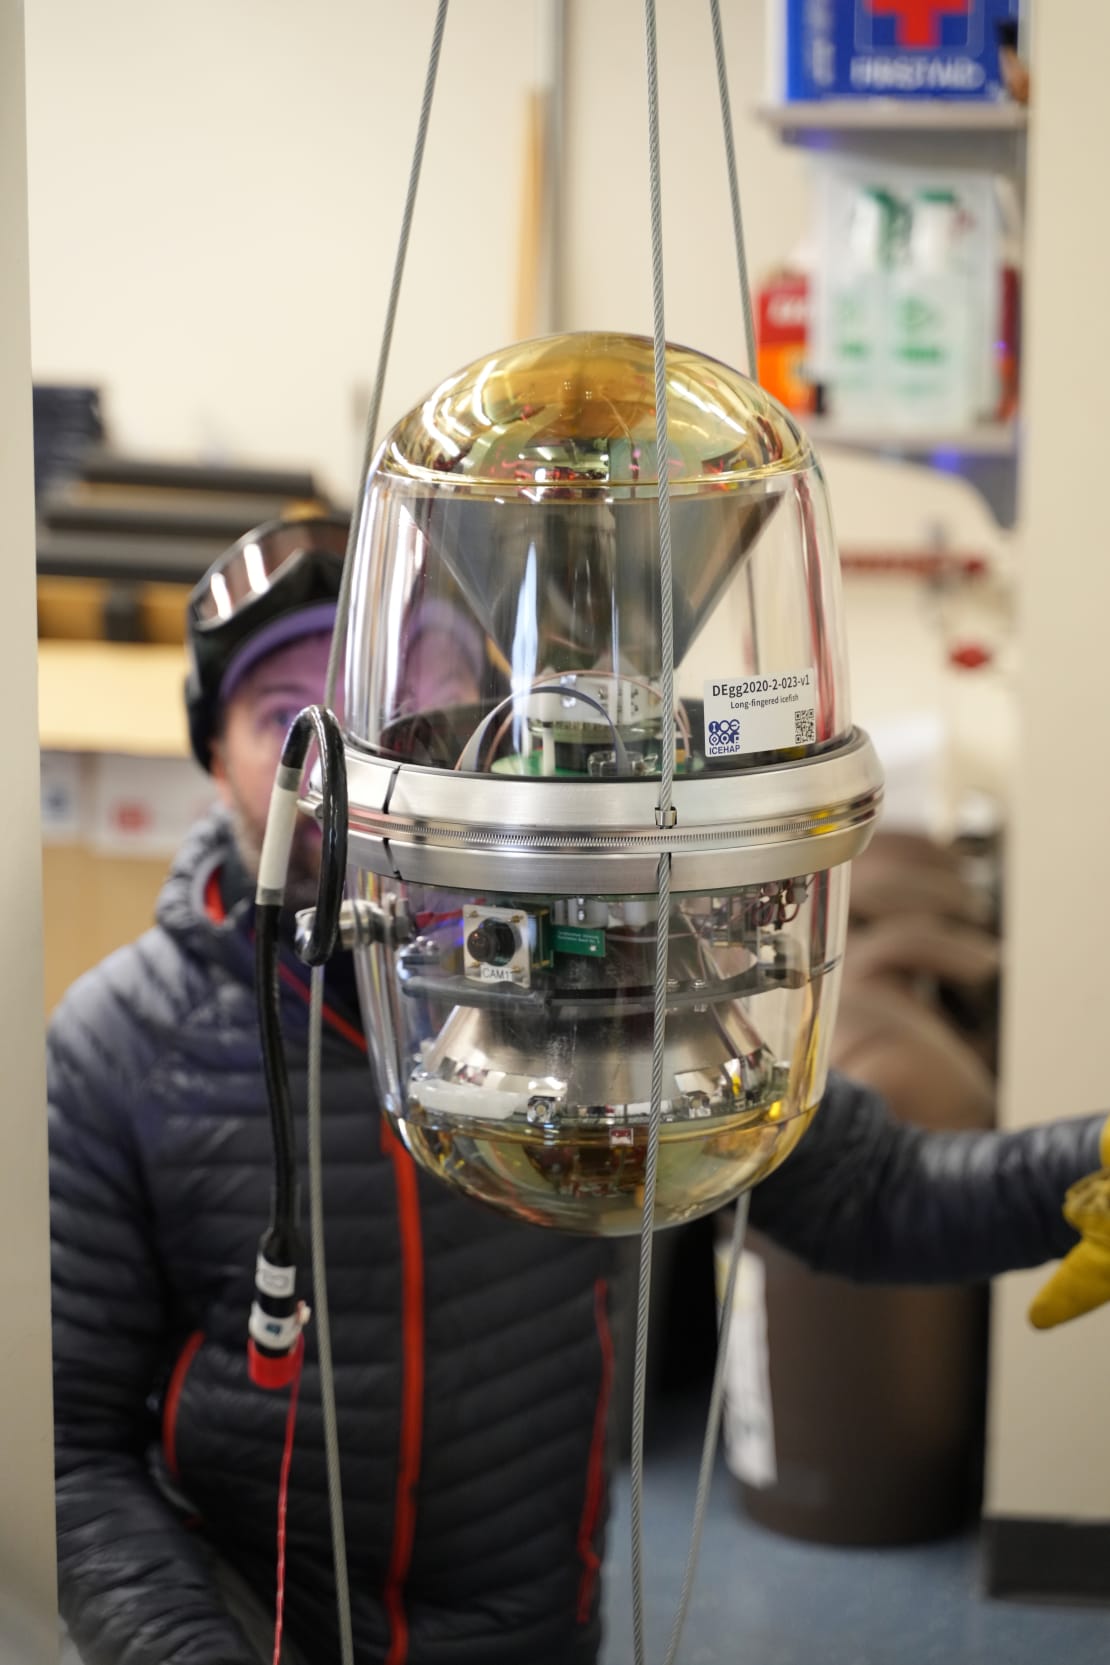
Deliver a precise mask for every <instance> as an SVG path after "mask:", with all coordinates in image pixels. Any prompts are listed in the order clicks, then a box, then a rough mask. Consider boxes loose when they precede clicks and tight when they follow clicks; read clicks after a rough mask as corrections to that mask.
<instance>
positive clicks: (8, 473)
mask: <svg viewBox="0 0 1110 1665" xmlns="http://www.w3.org/2000/svg"><path fill="white" fill-rule="evenodd" d="M22 11H23V8H22V6H21V5H20V4H18V0H0V433H2V434H3V436H4V439H3V444H0V502H3V504H4V517H5V522H6V528H7V530H6V537H5V549H4V608H3V613H2V615H0V708H2V709H3V710H4V711H5V712H6V713H7V714H8V716H9V721H8V723H7V725H6V732H5V736H4V860H3V863H2V864H0V919H3V921H4V933H5V942H6V947H7V951H6V952H5V954H4V956H3V959H2V960H0V1059H3V1076H2V1078H3V1105H2V1108H0V1266H2V1267H3V1269H4V1272H3V1303H4V1319H3V1346H4V1363H3V1368H2V1369H0V1658H3V1659H4V1660H5V1661H7V1660H11V1661H12V1665H31V1661H32V1660H38V1659H42V1660H46V1659H47V1658H49V1657H50V1656H51V1652H52V1651H53V1653H54V1655H55V1656H56V1652H57V1646H56V1637H57V1626H56V1617H55V1614H56V1599H55V1585H54V1462H53V1433H52V1426H51V1403H52V1402H51V1388H50V1267H49V1223H48V1214H47V1189H46V1084H45V1079H44V1058H43V1021H42V892H41V886H40V879H39V874H40V871H41V857H40V851H39V774H38V749H37V746H36V734H35V708H36V704H37V701H36V695H35V532H34V507H33V497H32V467H31V377H30V330H29V323H28V296H27V195H26V176H25V168H24V129H23V17H22Z"/></svg>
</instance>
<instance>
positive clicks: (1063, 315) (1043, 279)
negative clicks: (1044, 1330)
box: [988, 5, 1110, 1521]
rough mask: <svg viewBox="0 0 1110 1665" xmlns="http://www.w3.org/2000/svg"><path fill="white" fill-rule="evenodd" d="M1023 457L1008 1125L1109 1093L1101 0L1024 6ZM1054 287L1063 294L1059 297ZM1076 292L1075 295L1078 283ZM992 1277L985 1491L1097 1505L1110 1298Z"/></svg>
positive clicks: (1009, 1507) (1102, 1099) (1106, 36)
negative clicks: (1054, 1309) (1030, 23)
mask: <svg viewBox="0 0 1110 1665" xmlns="http://www.w3.org/2000/svg"><path fill="white" fill-rule="evenodd" d="M1034 19H1035V22H1034V30H1035V38H1034V53H1033V59H1034V62H1035V64H1036V83H1035V86H1036V99H1037V109H1036V121H1035V125H1034V128H1033V132H1032V137H1031V153H1030V162H1031V171H1030V198H1031V200H1030V222H1031V223H1030V237H1029V250H1030V270H1029V289H1028V301H1027V320H1028V328H1029V335H1028V353H1027V357H1026V367H1025V390H1026V402H1025V408H1026V412H1027V417H1026V420H1027V423H1028V444H1027V453H1026V462H1025V469H1024V475H1023V484H1024V509H1023V535H1022V551H1021V570H1022V589H1021V605H1022V625H1021V647H1022V674H1021V682H1020V692H1019V700H1020V704H1019V713H1018V718H1019V723H1020V729H1021V736H1022V751H1021V769H1020V772H1019V774H1018V779H1017V802H1016V815H1015V820H1014V836H1013V845H1012V850H1011V857H1010V918H1009V933H1008V938H1007V964H1006V979H1007V981H1006V988H1007V996H1008V998H1007V1009H1006V1028H1005V1034H1006V1053H1005V1092H1004V1100H1003V1115H1004V1118H1005V1121H1006V1123H1007V1124H1008V1125H1010V1126H1014V1127H1020V1126H1024V1125H1025V1124H1027V1123H1029V1122H1035V1121H1042V1120H1045V1119H1048V1118H1052V1117H1057V1116H1069V1115H1073V1114H1075V1113H1077V1112H1079V1111H1083V1110H1092V1109H1095V1108H1097V1107H1099V1106H1102V1107H1104V1108H1105V1107H1107V1106H1110V1053H1108V1051H1107V1047H1106V1031H1107V977H1106V961H1107V941H1108V938H1110V899H1108V895H1107V889H1106V883H1105V874H1106V861H1107V851H1108V850H1110V768H1108V765H1107V755H1106V740H1105V726H1104V721H1103V715H1104V713H1105V711H1106V657H1107V655H1106V621H1107V619H1108V618H1110V558H1108V557H1110V536H1108V533H1107V480H1106V475H1107V465H1106V435H1105V425H1104V422H1103V420H1102V412H1103V410H1104V407H1105V391H1104V387H1103V374H1102V371H1103V366H1104V365H1105V364H1106V363H1107V361H1108V357H1110V311H1108V309H1107V307H1106V304H1105V296H1106V294H1107V293H1108V291H1110V231H1108V229H1107V225H1106V218H1105V214H1104V213H1103V212H1102V209H1101V206H1100V205H1101V201H1102V195H1103V190H1104V180H1103V174H1104V166H1103V164H1104V161H1105V157H1106V155H1107V153H1108V151H1110V104H1108V102H1107V98H1106V91H1105V86H1104V82H1103V78H1102V75H1101V72H1100V65H1101V64H1102V63H1103V62H1104V61H1105V56H1106V53H1107V52H1108V51H1110V12H1108V11H1107V10H1106V9H1105V8H1103V7H1098V6H1079V5H1070V6H1052V7H1049V6H1037V7H1036V8H1035V11H1034ZM1066 297H1072V298H1073V299H1072V303H1071V304H1068V301H1067V300H1066ZM1088 297H1089V300H1088ZM1038 1281H1039V1279H1038V1277H1037V1276H1036V1275H1034V1274H1030V1275H1029V1276H1023V1277H1020V1278H1012V1279H1007V1280H1005V1281H1004V1282H1003V1284H1002V1285H1001V1287H1000V1289H999V1291H998V1295H997V1300H996V1303H995V1309H994V1335H993V1361H994V1369H993V1385H992V1395H991V1420H990V1435H991V1453H990V1456H991V1461H990V1471H989V1493H988V1507H989V1508H990V1510H991V1511H992V1512H993V1513H996V1514H1000V1515H1037V1516H1059V1517H1064V1518H1068V1517H1070V1518H1076V1519H1083V1518H1093V1519H1099V1520H1103V1521H1105V1520H1107V1519H1110V1434H1108V1432H1107V1426H1106V1419H1105V1405H1106V1383H1107V1381H1108V1380H1110V1309H1107V1310H1104V1311H1102V1312H1100V1313H1096V1314H1094V1315H1093V1316H1092V1317H1090V1318H1086V1319H1084V1320H1082V1321H1080V1322H1079V1323H1077V1324H1074V1325H1071V1326H1069V1327H1067V1328H1065V1329H1062V1330H1059V1331H1053V1332H1051V1333H1049V1334H1047V1335H1038V1334H1035V1333H1033V1332H1032V1331H1031V1330H1030V1329H1029V1327H1028V1324H1027V1323H1026V1319H1025V1308H1026V1306H1027V1304H1028V1300H1029V1297H1030V1295H1031V1294H1032V1292H1033V1290H1034V1288H1035V1287H1036V1285H1037V1283H1038Z"/></svg>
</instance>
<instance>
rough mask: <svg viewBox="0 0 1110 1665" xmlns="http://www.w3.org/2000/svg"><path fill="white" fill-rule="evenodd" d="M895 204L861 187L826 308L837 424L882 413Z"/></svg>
mask: <svg viewBox="0 0 1110 1665" xmlns="http://www.w3.org/2000/svg"><path fill="white" fill-rule="evenodd" d="M893 219H894V203H893V201H892V199H891V198H890V197H889V196H888V195H887V193H886V192H885V191H880V190H877V189H874V188H867V189H864V190H861V191H860V192H859V193H858V195H857V197H856V201H855V204H854V206H853V209H852V214H851V219H850V221H849V225H848V236H847V242H846V247H845V252H844V260H843V264H842V265H841V266H840V268H839V270H838V271H837V272H836V273H835V275H834V278H833V288H832V295H831V307H830V330H829V354H828V358H829V363H828V375H829V383H830V393H831V399H832V414H833V416H834V418H835V420H836V422H837V424H838V425H839V426H840V427H843V428H845V429H852V428H874V427H875V426H876V424H881V423H882V422H883V421H884V420H885V416H886V402H887V401H886V391H887V390H886V374H885V371H886V363H887V342H886V335H887V320H888V311H889V307H888V290H889V278H890V274H889V262H890V249H891V236H892V225H893Z"/></svg>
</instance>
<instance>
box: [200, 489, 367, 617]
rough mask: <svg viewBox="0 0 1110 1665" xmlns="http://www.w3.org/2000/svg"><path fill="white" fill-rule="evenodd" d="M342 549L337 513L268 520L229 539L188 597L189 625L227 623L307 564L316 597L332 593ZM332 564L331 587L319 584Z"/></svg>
mask: <svg viewBox="0 0 1110 1665" xmlns="http://www.w3.org/2000/svg"><path fill="white" fill-rule="evenodd" d="M346 553H347V522H346V520H345V519H343V517H342V516H339V515H334V516H321V517H319V518H317V519H313V520H281V521H271V522H270V523H269V524H268V525H266V526H260V527H257V528H256V529H255V530H254V531H253V532H248V533H247V535H246V536H245V537H242V538H240V539H239V542H238V543H236V544H232V546H231V548H230V549H229V550H228V551H227V553H226V554H225V555H222V556H221V557H220V559H219V560H218V561H217V562H216V563H215V565H214V566H212V567H210V568H209V570H208V571H207V572H206V573H205V575H204V577H203V578H202V579H201V581H200V583H199V584H198V585H197V586H196V588H195V589H194V590H193V593H192V594H191V596H190V597H189V617H190V625H191V627H192V629H193V630H195V631H198V632H201V633H205V632H208V631H212V630H220V629H222V628H223V627H225V626H228V625H230V624H232V622H233V621H236V620H239V619H240V618H242V617H243V615H244V614H245V613H246V611H247V610H248V609H253V608H254V607H255V606H256V605H257V604H258V603H259V602H261V601H263V600H264V599H265V598H267V597H270V595H271V592H272V591H273V590H275V589H276V588H280V589H281V590H282V591H285V590H286V589H287V587H288V588H290V589H291V588H292V587H293V585H292V584H291V580H292V579H293V576H294V574H295V573H296V571H297V569H298V568H301V567H304V566H305V565H306V564H311V566H312V567H313V568H314V569H316V576H315V578H314V581H313V582H311V584H310V586H309V588H310V589H311V590H315V591H316V592H317V594H318V595H320V597H321V599H322V598H323V595H324V594H325V593H327V591H329V590H330V591H331V593H332V594H333V595H337V594H338V592H339V577H338V575H339V573H340V572H341V570H342V566H343V558H344V556H345V555H346ZM333 564H334V566H335V572H336V578H335V582H334V588H332V586H331V584H329V583H328V581H327V578H326V577H324V578H323V582H322V583H321V577H320V575H321V574H323V573H326V571H327V569H328V568H330V567H331V566H332V565H333ZM306 576H307V575H306ZM297 587H298V588H299V587H301V586H297ZM306 597H307V591H306ZM275 599H276V598H275ZM294 604H295V603H294ZM245 622H246V621H245V620H244V623H245Z"/></svg>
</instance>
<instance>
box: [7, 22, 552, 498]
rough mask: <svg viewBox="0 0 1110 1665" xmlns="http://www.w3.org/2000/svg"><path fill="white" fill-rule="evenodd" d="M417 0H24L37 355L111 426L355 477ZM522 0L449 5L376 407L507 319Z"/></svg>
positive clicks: (121, 432) (405, 115)
mask: <svg viewBox="0 0 1110 1665" xmlns="http://www.w3.org/2000/svg"><path fill="white" fill-rule="evenodd" d="M434 17H435V6H434V5H433V4H432V3H431V0H405V3H404V4H403V5H401V4H397V3H396V0H321V3H320V4H317V5H312V6H307V5H304V4H303V3H302V0H235V3H234V4H233V5H228V4H226V3H224V0H193V3H191V4H190V5H188V6H180V5H151V4H149V0H103V3H102V4H98V5H95V6H90V5H88V4H87V0H40V3H39V4H36V5H33V6H32V7H31V8H30V11H29V16H28V43H27V60H28V150H29V159H30V196H31V274H32V297H33V301H32V326H33V342H34V363H35V373H36V375H37V376H38V377H40V378H42V379H44V380H49V379H52V378H53V379H59V380H60V379H70V380H72V379H81V378H88V379H89V380H91V381H94V382H103V383H104V385H105V388H106V391H107V401H106V402H107V412H108V416H109V419H110V421H111V425H112V431H113V433H114V435H115V436H116V438H117V440H118V442H119V444H120V445H121V446H124V447H129V448H133V449H134V450H136V451H143V452H148V453H151V452H153V453H158V454H161V455H166V456H169V455H179V456H192V455H195V454H196V453H197V452H198V450H199V451H203V452H207V453H210V454H213V455H215V454H219V453H221V452H227V453H230V454H233V455H235V456H238V457H246V458H253V459H260V460H263V461H267V462H268V461H279V462H288V463H291V464H301V463H310V464H313V465H315V466H317V467H318V468H319V469H320V470H321V471H322V473H323V474H324V475H325V476H326V478H327V480H328V482H329V483H330V484H331V485H332V486H333V488H334V489H335V490H336V491H337V492H340V493H346V494H348V495H349V494H350V492H351V490H352V487H353V482H354V478H355V473H356V468H355V459H356V455H357V450H356V439H355V428H354V423H353V421H352V400H353V398H354V396H355V392H356V389H357V388H358V387H359V386H362V387H365V386H366V385H367V384H368V383H369V382H370V381H371V380H372V377H373V369H374V365H375V362H376V354H377V348H378V341H379V337H380V332H381V327H382V320H383V316H384V311H385V302H386V297H387V294H388V289H389V281H390V276H391V269H392V261H393V254H394V249H395V245H396V238H397V231H398V227H399V224H400V217H401V207H402V203H403V200H404V193H405V187H406V183H407V175H408V166H409V159H410V156H411V151H412V143H413V138H414V136H415V131H416V119H417V112H418V108H419V101H420V92H421V88H422V85H423V78H424V70H425V65H426V61H427V53H428V47H429V44H430V41H431V31H432V24H433V21H434ZM533 24H534V8H532V7H530V6H522V5H517V4H513V3H512V0H466V3H465V4H464V5H456V6H454V7H453V8H452V12H451V17H450V20H449V23H448V27H447V33H446V39H445V44H444V50H443V58H442V64H441V71H440V83H439V87H438V90H437V95H436V107H435V114H434V118H433V127H432V132H431V135H430V138H429V144H428V150H427V157H426V164H425V170H424V178H423V185H422V189H421V197H420V204H419V207H418V211H417V218H416V223H415V226H414V231H413V239H412V244H411V247H410V254H409V270H408V282H407V283H406V286H405V288H404V290H403V291H402V302H401V308H400V315H399V318H398V325H397V329H398V335H397V351H396V357H395V359H394V371H393V374H392V375H391V377H390V381H389V385H388V388H387V393H386V401H385V409H386V412H387V414H388V413H390V412H392V413H393V414H395V415H396V414H399V413H400V410H401V409H402V408H403V407H404V405H405V404H406V403H408V402H409V401H411V400H412V399H415V398H416V397H417V396H418V395H419V394H420V393H421V392H423V391H424V389H425V388H426V387H427V386H429V385H431V384H433V383H434V382H435V381H437V380H438V379H439V378H440V377H441V376H442V375H443V374H445V373H446V372H447V371H448V370H450V369H451V368H453V367H454V366H455V365H456V363H465V362H466V361H467V359H468V358H470V357H472V356H475V355H477V354H478V353H480V352H481V351H482V350H483V349H485V348H487V347H490V346H492V345H495V344H497V343H498V342H499V341H500V340H501V339H502V338H503V337H504V336H505V334H506V330H507V323H506V320H507V319H508V317H509V316H510V296H511V291H512V285H513V282H514V279H515V271H516V264H515V263H516V242H515V239H516V218H517V213H518V205H519V199H520V190H521V171H522V161H521V156H520V146H521V140H522V135H523V126H524V89H525V86H526V84H527V81H528V79H529V76H530V74H531V71H532V65H533V61H534V46H533V43H532V39H531V36H532V32H533Z"/></svg>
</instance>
